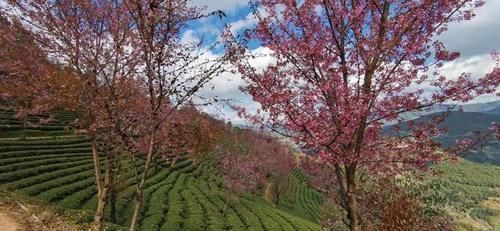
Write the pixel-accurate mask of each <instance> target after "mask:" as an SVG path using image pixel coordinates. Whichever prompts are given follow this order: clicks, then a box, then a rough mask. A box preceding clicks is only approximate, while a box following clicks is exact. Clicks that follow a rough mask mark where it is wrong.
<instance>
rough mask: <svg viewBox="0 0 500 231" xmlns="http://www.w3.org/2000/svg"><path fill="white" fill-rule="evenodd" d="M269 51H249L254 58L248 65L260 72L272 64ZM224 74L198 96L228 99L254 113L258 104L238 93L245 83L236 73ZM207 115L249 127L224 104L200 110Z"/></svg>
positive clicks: (266, 49) (264, 48) (244, 94)
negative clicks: (218, 116)
mask: <svg viewBox="0 0 500 231" xmlns="http://www.w3.org/2000/svg"><path fill="white" fill-rule="evenodd" d="M271 52H272V51H271V49H269V48H267V47H259V48H257V49H254V50H252V51H251V53H252V54H253V55H254V56H255V58H253V59H251V60H249V62H250V64H251V65H252V66H253V67H254V68H255V69H256V70H257V71H258V72H261V71H263V70H264V69H265V67H267V66H268V65H269V64H271V63H273V62H274V58H273V57H272V56H271ZM229 70H230V69H229V67H228V72H225V73H224V74H222V75H221V76H219V77H217V78H215V79H213V80H212V81H211V82H210V83H209V84H208V85H207V86H205V87H204V88H203V89H201V91H200V95H201V96H202V97H206V98H219V99H230V100H232V101H231V103H232V104H234V105H237V106H243V107H245V108H246V110H247V111H248V112H250V113H256V112H257V109H259V108H260V104H258V103H257V102H255V101H253V100H252V98H251V96H249V95H248V94H246V93H244V92H242V91H240V87H244V86H247V84H248V83H247V82H246V81H245V80H244V79H242V78H241V75H240V74H238V73H231V72H229ZM202 110H203V111H205V112H207V113H209V114H218V115H220V116H221V117H223V119H225V120H229V121H231V122H232V123H234V124H239V125H249V124H248V123H247V121H246V120H245V119H243V118H240V117H238V115H237V113H236V112H234V111H233V110H232V109H231V108H229V106H228V105H226V103H224V102H221V103H220V104H217V105H212V106H208V107H205V108H203V109H202Z"/></svg>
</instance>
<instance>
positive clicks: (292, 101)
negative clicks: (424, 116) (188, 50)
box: [225, 0, 500, 230]
mask: <svg viewBox="0 0 500 231" xmlns="http://www.w3.org/2000/svg"><path fill="white" fill-rule="evenodd" d="M252 2H253V5H252V6H253V13H254V17H255V18H256V19H257V25H256V26H255V28H253V29H251V30H248V31H246V32H245V33H243V34H242V35H241V36H239V37H235V36H232V35H231V34H230V33H229V32H228V33H227V34H226V37H225V38H226V41H227V46H228V47H230V48H232V49H231V52H234V53H235V54H236V56H237V58H235V59H233V60H232V61H233V63H234V65H235V66H236V68H237V69H238V71H239V72H240V73H241V74H242V75H243V77H244V78H245V79H246V80H247V81H248V83H249V85H248V86H246V87H244V90H245V91H246V92H247V93H249V94H250V95H251V96H252V97H253V100H255V101H256V102H258V103H260V105H261V106H262V113H259V112H257V114H249V113H246V111H245V109H244V108H239V109H240V114H241V115H242V116H243V117H245V118H248V119H251V120H253V121H255V122H256V123H258V124H260V125H262V126H265V127H269V128H270V129H272V130H274V131H276V132H279V133H283V135H285V136H289V137H290V138H291V139H293V140H294V141H296V142H297V144H299V145H301V146H302V147H303V148H304V150H308V151H309V152H311V153H313V154H314V155H316V156H319V158H320V161H323V162H325V163H327V165H329V169H330V171H331V172H332V173H331V174H330V175H331V176H332V177H333V178H334V179H331V180H329V181H328V182H332V181H336V183H335V185H336V186H337V187H335V188H338V189H339V191H338V192H335V193H336V195H337V196H338V197H339V199H338V200H337V202H338V203H339V205H340V206H341V207H342V208H344V209H345V210H346V212H347V218H348V222H347V223H348V225H349V226H350V229H351V230H360V226H361V224H362V223H363V222H365V221H362V217H361V216H360V215H359V214H361V213H360V212H358V209H362V207H361V205H359V203H358V202H359V200H361V199H362V198H363V197H362V196H361V195H360V194H359V193H360V192H361V191H364V190H366V189H367V187H368V185H365V184H364V183H365V182H364V181H363V180H362V176H361V175H364V174H368V175H370V176H371V177H382V178H385V177H387V176H395V175H398V174H400V173H403V172H405V171H408V170H410V169H422V170H428V166H429V164H431V163H435V162H439V161H441V160H443V159H445V158H446V155H443V154H442V152H439V151H440V147H439V145H438V144H437V143H436V142H434V141H433V140H432V139H431V138H432V137H433V136H435V135H438V134H440V133H441V132H442V129H441V128H439V127H438V126H437V124H438V123H439V122H440V121H441V119H440V118H433V119H431V120H430V121H428V122H426V123H412V124H411V126H410V132H409V133H408V134H407V135H404V136H397V137H391V138H387V137H385V136H383V134H382V127H383V125H384V123H386V122H398V121H401V120H404V118H403V117H401V116H400V115H401V114H402V113H405V112H421V111H424V110H426V109H428V108H429V107H430V106H432V105H435V104H438V103H442V102H445V101H460V102H467V101H470V100H472V99H473V98H475V97H476V96H479V95H483V94H492V93H493V94H495V92H496V90H497V87H498V85H499V84H500V78H499V76H500V66H498V60H496V61H497V65H496V66H495V67H494V68H493V69H492V70H488V72H489V73H488V74H486V75H485V76H482V77H478V78H476V77H474V78H472V76H471V75H470V74H468V73H462V74H460V75H459V76H457V78H452V79H448V78H446V77H445V76H444V73H443V72H442V67H443V65H444V63H445V62H449V61H453V60H456V59H457V58H458V57H459V53H457V52H453V51H449V50H447V49H446V48H445V47H444V45H443V44H442V43H441V42H440V41H439V40H437V39H436V38H437V36H438V35H440V34H441V33H442V32H444V31H446V28H447V25H448V23H451V22H456V21H458V22H460V21H467V20H470V19H471V18H472V17H473V16H474V14H473V10H474V9H475V8H477V7H479V6H481V5H483V4H484V1H481V0H467V1H455V0H452V1H450V0H440V1H404V2H401V1H319V0H311V1H288V0H278V1H276V0H261V1H252ZM238 39H239V40H238ZM253 40H257V41H259V42H260V44H261V45H262V46H263V47H266V48H268V49H269V52H268V55H269V56H270V57H272V58H273V60H274V61H273V62H272V63H271V64H270V65H268V66H266V67H265V68H263V70H257V69H256V68H255V67H254V66H252V62H251V59H252V58H253V57H252V55H253V54H252V53H251V52H249V49H248V46H247V45H248V44H252V43H251V41H253ZM493 58H495V59H497V58H498V57H497V54H495V53H494V54H493ZM429 87H430V88H431V89H432V93H431V95H430V96H427V95H425V94H424V90H425V89H428V88H429ZM396 129H397V128H396ZM493 130H496V129H493ZM473 143H474V142H460V143H459V144H465V145H459V146H457V147H458V148H457V149H455V150H452V151H454V153H458V152H460V151H462V150H465V149H467V148H468V147H469V146H470V145H472V144H473ZM406 202H408V204H407V205H410V204H411V203H410V202H409V201H406ZM406 202H405V203H406ZM367 219H370V218H367Z"/></svg>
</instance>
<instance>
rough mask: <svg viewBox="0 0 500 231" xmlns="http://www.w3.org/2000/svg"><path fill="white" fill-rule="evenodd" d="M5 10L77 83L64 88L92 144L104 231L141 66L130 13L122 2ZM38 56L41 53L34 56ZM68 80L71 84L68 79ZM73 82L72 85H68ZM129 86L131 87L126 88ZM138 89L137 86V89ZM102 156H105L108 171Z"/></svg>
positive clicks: (34, 4)
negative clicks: (118, 143)
mask: <svg viewBox="0 0 500 231" xmlns="http://www.w3.org/2000/svg"><path fill="white" fill-rule="evenodd" d="M8 3H9V4H8V5H6V6H2V12H3V13H4V14H5V15H6V16H7V17H8V18H9V19H10V20H11V21H18V22H21V23H22V24H23V26H24V28H26V29H27V30H29V32H30V33H29V35H30V36H31V39H33V41H34V42H35V43H36V45H37V46H38V47H40V48H41V51H42V52H40V53H39V54H40V55H41V54H45V55H47V57H48V58H49V59H50V60H51V61H53V62H54V63H56V64H57V65H59V66H61V68H60V69H64V70H65V73H66V75H67V76H71V77H73V78H74V81H73V82H74V83H76V85H78V87H74V86H71V87H69V86H68V88H70V89H71V90H73V91H66V92H64V94H63V95H64V96H65V97H61V98H59V99H55V98H54V99H53V100H54V101H55V102H57V101H58V100H63V101H65V102H64V103H65V105H64V106H65V108H66V109H68V110H72V111H74V112H76V113H77V114H78V122H79V123H78V125H79V127H80V128H82V129H81V131H83V132H84V133H85V134H87V135H88V136H89V137H90V140H91V144H92V152H93V160H94V168H95V171H94V172H95V179H96V187H97V198H98V200H97V208H96V211H95V218H94V225H93V228H94V229H95V230H100V229H101V227H102V220H103V215H104V207H105V204H106V201H107V196H108V192H109V190H110V187H111V185H112V184H113V183H112V182H111V181H112V179H113V177H112V175H113V174H114V173H113V172H112V166H113V164H114V163H113V162H114V161H116V160H117V158H116V155H115V154H116V152H115V151H113V150H111V149H110V147H113V146H114V145H113V144H111V142H113V141H114V140H115V136H116V134H119V133H120V132H119V131H120V130H122V129H126V128H127V127H128V126H129V125H128V124H124V123H122V122H123V121H128V120H127V118H130V116H129V115H130V114H129V113H122V112H123V111H124V110H125V109H127V111H130V109H129V108H128V107H126V106H128V105H134V104H130V100H131V99H133V98H134V97H132V96H136V95H133V94H130V92H134V91H133V90H130V89H131V88H129V87H130V86H138V85H137V84H135V85H133V84H131V83H133V81H131V78H132V77H131V76H132V73H134V70H135V67H136V65H137V62H136V59H135V58H136V55H137V54H135V53H134V50H132V49H130V47H132V45H133V44H134V43H133V41H132V36H131V35H132V33H133V32H132V26H131V25H132V24H131V20H132V18H131V16H130V14H128V13H127V10H126V7H125V5H124V3H123V2H121V1H90V0H89V1H85V0H84V1H67V0H63V1H9V2H8ZM33 55H37V54H33ZM64 84H66V83H64ZM68 85H69V84H68ZM126 88H128V89H126ZM133 89H137V87H136V88H133ZM100 154H104V156H105V164H104V169H102V165H101V163H100Z"/></svg>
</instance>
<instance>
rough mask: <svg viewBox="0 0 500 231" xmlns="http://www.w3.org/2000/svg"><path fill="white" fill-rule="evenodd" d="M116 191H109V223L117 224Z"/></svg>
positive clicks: (112, 189)
mask: <svg viewBox="0 0 500 231" xmlns="http://www.w3.org/2000/svg"><path fill="white" fill-rule="evenodd" d="M116 193H117V192H116V189H114V188H111V190H110V198H109V199H110V201H109V202H110V203H111V204H110V206H111V214H110V219H111V222H113V223H117V218H116V196H117V195H116Z"/></svg>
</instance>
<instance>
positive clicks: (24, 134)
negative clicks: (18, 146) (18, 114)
mask: <svg viewBox="0 0 500 231" xmlns="http://www.w3.org/2000/svg"><path fill="white" fill-rule="evenodd" d="M26 127H28V116H23V132H22V133H21V140H25V139H26Z"/></svg>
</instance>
